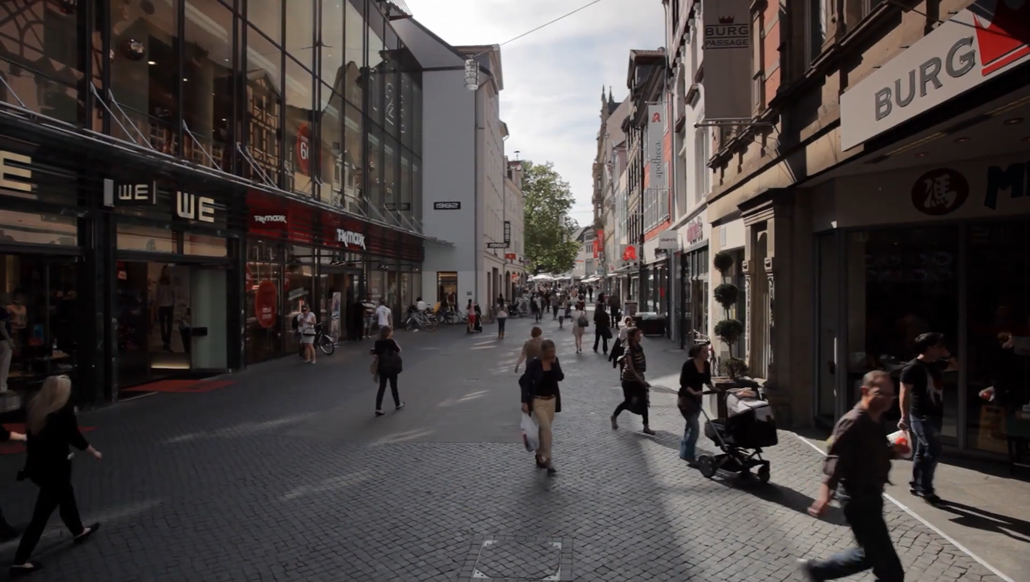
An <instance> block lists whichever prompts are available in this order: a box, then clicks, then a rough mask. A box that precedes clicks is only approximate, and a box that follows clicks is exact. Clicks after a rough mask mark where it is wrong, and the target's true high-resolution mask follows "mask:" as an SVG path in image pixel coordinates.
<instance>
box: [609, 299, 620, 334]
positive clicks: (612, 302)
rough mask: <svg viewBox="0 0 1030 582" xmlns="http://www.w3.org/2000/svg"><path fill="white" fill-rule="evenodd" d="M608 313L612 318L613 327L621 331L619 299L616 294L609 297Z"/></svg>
mask: <svg viewBox="0 0 1030 582" xmlns="http://www.w3.org/2000/svg"><path fill="white" fill-rule="evenodd" d="M608 311H609V312H610V314H611V316H612V326H613V327H614V328H615V329H619V298H618V297H616V296H615V294H614V293H612V294H611V295H609V296H608Z"/></svg>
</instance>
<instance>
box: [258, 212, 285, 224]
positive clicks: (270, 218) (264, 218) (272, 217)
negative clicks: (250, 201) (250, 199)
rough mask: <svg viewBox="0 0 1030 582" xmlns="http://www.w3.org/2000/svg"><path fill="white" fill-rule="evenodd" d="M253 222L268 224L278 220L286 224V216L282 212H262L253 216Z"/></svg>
mask: <svg viewBox="0 0 1030 582" xmlns="http://www.w3.org/2000/svg"><path fill="white" fill-rule="evenodd" d="M254 222H258V223H261V224H268V223H269V222H280V223H282V224H286V216H285V215H282V214H263V215H260V216H255V217H254Z"/></svg>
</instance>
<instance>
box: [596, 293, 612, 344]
mask: <svg viewBox="0 0 1030 582" xmlns="http://www.w3.org/2000/svg"><path fill="white" fill-rule="evenodd" d="M611 337H612V322H611V319H609V318H608V313H607V312H606V311H605V310H604V303H598V304H597V307H596V308H595V309H594V353H595V354H596V353H597V344H598V342H601V341H602V340H604V355H606V356H607V355H608V340H609V339H611Z"/></svg>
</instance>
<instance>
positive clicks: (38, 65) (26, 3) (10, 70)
mask: <svg viewBox="0 0 1030 582" xmlns="http://www.w3.org/2000/svg"><path fill="white" fill-rule="evenodd" d="M56 8H57V7H56V6H55V5H54V4H53V3H52V2H50V1H45V0H22V1H20V2H0V54H2V55H3V56H0V75H3V77H4V80H5V81H6V82H7V83H8V84H10V85H11V88H12V89H13V93H14V94H17V96H18V98H20V99H21V100H22V101H23V102H24V103H25V106H26V107H28V108H29V109H31V110H32V111H35V112H38V113H42V114H44V115H50V116H52V117H55V118H57V119H60V120H62V121H67V122H70V123H78V122H80V121H81V120H80V116H81V114H82V112H81V111H80V108H79V103H78V100H79V98H80V97H79V92H78V90H77V89H76V85H77V83H78V81H80V80H81V79H83V78H84V77H83V74H82V72H80V71H79V70H78V68H79V59H80V52H81V51H82V50H83V48H85V47H83V46H82V43H81V42H80V35H79V32H78V31H79V29H78V19H77V17H76V14H75V12H74V11H71V12H70V13H68V14H65V13H64V12H62V11H60V10H57V9H56ZM115 46H117V45H115ZM15 63H17V65H16V64H15ZM143 66H144V67H146V61H145V60H144V61H143ZM83 88H85V85H83ZM14 94H12V92H10V91H6V90H4V91H0V100H3V101H5V102H7V103H10V104H12V105H19V103H18V99H16V98H15V96H14Z"/></svg>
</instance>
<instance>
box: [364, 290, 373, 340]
mask: <svg viewBox="0 0 1030 582" xmlns="http://www.w3.org/2000/svg"><path fill="white" fill-rule="evenodd" d="M362 305H363V306H364V307H365V336H364V337H365V338H366V339H367V338H370V337H372V324H373V323H375V315H376V304H375V302H373V301H372V294H371V293H368V294H366V295H365V302H364V303H362Z"/></svg>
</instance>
